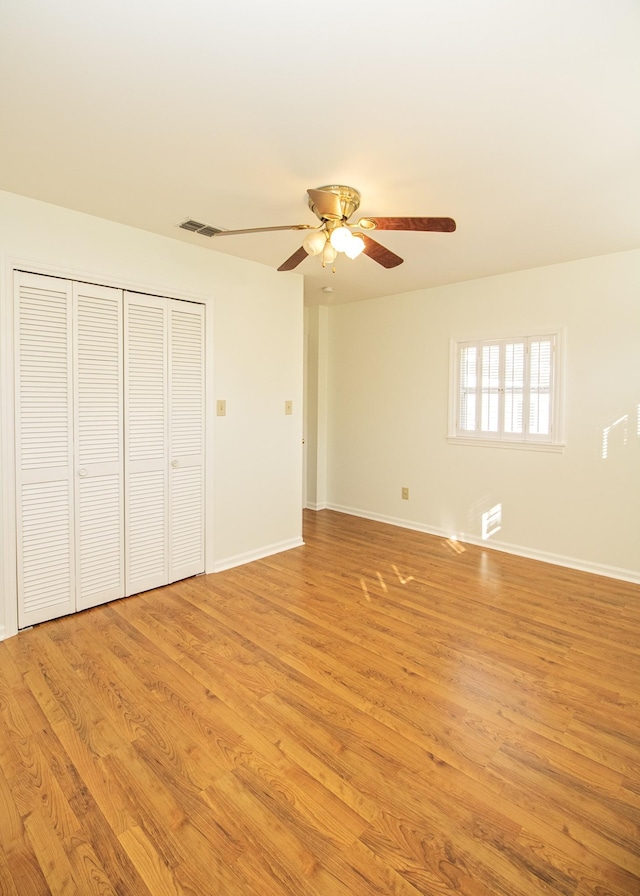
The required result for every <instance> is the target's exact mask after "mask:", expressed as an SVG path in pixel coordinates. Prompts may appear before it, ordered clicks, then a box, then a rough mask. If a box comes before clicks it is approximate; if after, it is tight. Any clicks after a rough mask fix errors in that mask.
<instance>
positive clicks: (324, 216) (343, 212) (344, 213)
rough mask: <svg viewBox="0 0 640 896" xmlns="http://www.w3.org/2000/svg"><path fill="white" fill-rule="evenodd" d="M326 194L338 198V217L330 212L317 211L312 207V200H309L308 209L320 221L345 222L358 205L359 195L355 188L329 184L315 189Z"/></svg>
mask: <svg viewBox="0 0 640 896" xmlns="http://www.w3.org/2000/svg"><path fill="white" fill-rule="evenodd" d="M317 189H318V190H322V191H323V192H326V193H334V194H335V195H336V196H337V197H338V202H339V205H340V215H337V214H333V213H331V212H327V211H326V210H325V211H319V210H318V209H317V208H316V206H315V205H314V202H313V199H309V208H310V209H311V211H312V212H313V213H314V215H316V216H317V217H318V218H320V220H321V221H340V220H344V221H346V220H347V219H348V218H350V217H351V215H352V214H353V213H354V212H355V211H356V210H357V208H358V207H359V205H360V193H359V192H358V190H356V188H355V187H345V186H343V185H341V184H331V185H329V186H326V187H317Z"/></svg>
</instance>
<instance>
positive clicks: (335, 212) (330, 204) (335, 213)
mask: <svg viewBox="0 0 640 896" xmlns="http://www.w3.org/2000/svg"><path fill="white" fill-rule="evenodd" d="M307 193H308V194H309V199H311V201H312V202H313V205H314V211H315V213H316V214H317V215H318V217H320V218H330V219H331V220H334V221H339V220H341V219H342V207H341V205H340V197H339V196H338V195H337V193H330V192H329V190H307Z"/></svg>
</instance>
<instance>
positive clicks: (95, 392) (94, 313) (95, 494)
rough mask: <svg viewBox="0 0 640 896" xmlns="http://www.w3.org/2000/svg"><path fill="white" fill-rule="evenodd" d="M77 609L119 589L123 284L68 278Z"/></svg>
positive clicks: (121, 556) (121, 558) (116, 595)
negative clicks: (115, 285) (70, 285)
mask: <svg viewBox="0 0 640 896" xmlns="http://www.w3.org/2000/svg"><path fill="white" fill-rule="evenodd" d="M73 306H74V314H73V328H74V333H73V335H74V339H73V345H74V372H75V373H74V380H75V389H74V408H75V414H74V442H75V450H74V457H75V473H76V477H75V522H76V583H77V584H76V609H77V610H86V609H87V608H89V607H94V606H96V605H97V604H102V603H106V602H107V601H109V600H115V599H117V598H119V597H123V596H124V481H123V451H124V438H123V411H122V404H123V403H122V392H123V372H122V368H123V363H122V352H123V338H122V317H123V314H122V290H120V289H112V288H110V287H105V286H93V285H90V284H86V283H74V284H73Z"/></svg>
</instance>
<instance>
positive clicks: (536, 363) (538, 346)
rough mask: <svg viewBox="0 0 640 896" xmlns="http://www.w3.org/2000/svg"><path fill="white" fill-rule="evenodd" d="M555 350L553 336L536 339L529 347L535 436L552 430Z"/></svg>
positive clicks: (531, 416) (530, 412)
mask: <svg viewBox="0 0 640 896" xmlns="http://www.w3.org/2000/svg"><path fill="white" fill-rule="evenodd" d="M553 351H554V341H553V339H552V338H546V339H536V340H534V341H532V342H531V345H530V348H529V396H530V403H529V432H530V433H531V434H532V435H533V436H548V435H549V434H550V432H551V410H552V407H551V401H552V395H553Z"/></svg>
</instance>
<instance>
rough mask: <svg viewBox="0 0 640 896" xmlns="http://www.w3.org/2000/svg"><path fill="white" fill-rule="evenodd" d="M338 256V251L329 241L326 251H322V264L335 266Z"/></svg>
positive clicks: (325, 247) (326, 244)
mask: <svg viewBox="0 0 640 896" xmlns="http://www.w3.org/2000/svg"><path fill="white" fill-rule="evenodd" d="M337 254H338V252H337V250H336V249H335V248H334V247H333V246H332V245H331V243H330V242H329V240H327V242H326V243H325V246H324V249H323V250H322V263H323V264H333V262H334V261H335V260H336V255H337Z"/></svg>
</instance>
